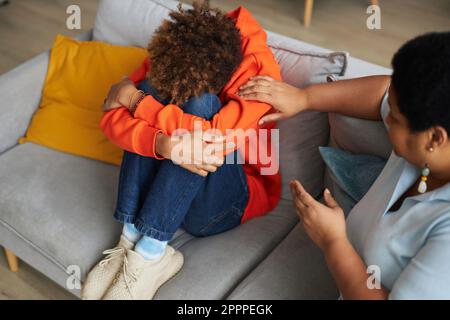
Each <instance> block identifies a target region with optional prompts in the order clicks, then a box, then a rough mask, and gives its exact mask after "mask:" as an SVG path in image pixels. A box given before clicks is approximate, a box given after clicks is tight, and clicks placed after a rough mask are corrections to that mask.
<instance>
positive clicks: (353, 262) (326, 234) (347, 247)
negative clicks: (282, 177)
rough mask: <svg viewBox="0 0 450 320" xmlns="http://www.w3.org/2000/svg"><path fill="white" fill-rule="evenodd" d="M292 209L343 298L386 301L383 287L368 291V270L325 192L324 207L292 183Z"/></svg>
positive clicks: (299, 185)
mask: <svg viewBox="0 0 450 320" xmlns="http://www.w3.org/2000/svg"><path fill="white" fill-rule="evenodd" d="M291 190H292V196H293V199H294V204H295V208H296V211H297V214H298V215H299V218H300V221H301V223H302V225H303V228H304V230H305V232H306V233H307V234H308V235H309V237H310V238H311V239H312V241H313V242H314V243H315V244H316V245H317V246H318V247H319V248H320V249H321V250H322V252H323V253H324V255H325V260H326V262H327V265H328V268H329V270H330V272H331V274H332V276H333V278H334V280H335V281H336V285H337V287H338V289H339V291H340V292H341V294H342V297H343V298H344V299H351V300H353V299H374V300H385V299H387V297H388V292H387V291H386V290H385V289H383V288H379V289H377V288H369V287H368V285H367V282H368V281H367V280H368V278H369V275H368V274H367V267H366V265H365V264H364V262H363V260H362V259H361V257H360V256H359V255H358V253H357V252H356V251H355V249H354V248H353V246H352V245H351V243H350V242H349V240H348V238H347V233H346V225H345V217H344V212H343V211H342V209H341V208H340V207H339V205H338V203H337V202H336V200H334V198H333V197H332V196H331V194H330V192H329V191H328V189H326V190H325V192H324V195H323V196H324V200H325V205H324V204H322V203H320V202H318V201H317V200H315V199H314V198H313V197H312V196H311V195H310V194H309V193H308V192H306V190H305V189H304V188H303V186H302V185H301V184H300V183H299V182H298V181H293V182H291Z"/></svg>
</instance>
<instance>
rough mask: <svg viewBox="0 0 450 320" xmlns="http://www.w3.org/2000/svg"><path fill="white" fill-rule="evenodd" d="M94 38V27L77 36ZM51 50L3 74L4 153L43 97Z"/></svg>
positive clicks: (0, 139)
mask: <svg viewBox="0 0 450 320" xmlns="http://www.w3.org/2000/svg"><path fill="white" fill-rule="evenodd" d="M75 38H76V39H77V40H80V41H88V40H91V39H92V30H89V31H88V32H85V33H83V34H80V35H78V36H76V37H75ZM49 54H50V51H47V52H44V53H41V54H40V55H38V56H36V57H34V58H32V59H30V60H28V61H26V62H24V63H23V64H21V65H19V66H18V67H16V68H15V69H13V70H11V71H9V72H7V73H5V74H3V75H1V76H0V154H2V153H3V152H5V151H7V150H8V149H10V148H12V147H14V146H15V145H16V144H17V143H18V140H19V138H20V137H23V136H24V135H25V132H26V130H27V128H28V125H29V123H30V121H31V118H32V117H33V114H34V112H35V110H36V109H37V108H38V106H39V103H40V100H41V92H42V87H43V85H44V81H45V76H46V74H47V68H48V60H49Z"/></svg>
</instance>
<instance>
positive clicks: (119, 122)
mask: <svg viewBox="0 0 450 320" xmlns="http://www.w3.org/2000/svg"><path fill="white" fill-rule="evenodd" d="M148 69H149V62H148V59H145V61H144V63H143V64H142V65H141V67H139V68H138V69H137V70H136V71H134V72H133V73H132V74H131V75H130V76H129V78H130V80H131V81H133V82H134V83H135V84H136V83H138V82H139V81H141V80H142V79H144V78H145V75H146V73H147V71H148ZM100 128H101V129H102V131H103V133H104V134H105V135H106V137H107V138H108V139H109V140H110V141H111V142H113V143H114V144H115V145H117V146H119V147H120V148H122V149H124V150H127V151H130V152H134V153H137V154H140V155H142V156H145V157H152V158H157V159H163V158H161V157H160V156H158V155H157V154H156V136H157V135H158V133H160V132H162V131H161V130H159V129H156V128H154V127H153V126H150V125H149V124H148V123H147V122H146V121H145V120H142V119H136V118H134V117H133V116H132V115H131V114H130V112H129V111H128V109H127V108H125V107H120V108H117V109H113V110H110V111H107V112H105V113H104V114H103V117H102V119H101V120H100Z"/></svg>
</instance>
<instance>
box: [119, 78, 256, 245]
mask: <svg viewBox="0 0 450 320" xmlns="http://www.w3.org/2000/svg"><path fill="white" fill-rule="evenodd" d="M146 83H147V82H146V81H145V83H144V82H143V83H141V84H140V86H139V88H140V89H143V90H144V91H145V92H147V93H150V94H152V95H153V96H154V97H155V98H157V99H158V100H160V99H159V98H158V97H157V95H156V92H155V91H154V89H153V88H151V87H148V86H146ZM160 101H161V100H160ZM161 102H164V101H161ZM182 107H183V110H184V112H186V113H190V114H194V115H197V116H199V117H203V118H205V119H210V118H211V117H212V116H213V115H214V114H216V113H217V112H218V111H219V110H220V108H221V103H220V100H219V98H218V97H217V96H216V95H213V94H209V93H205V94H203V95H202V96H200V97H193V98H191V99H189V100H188V101H187V102H186V103H185V104H184V105H183V106H182ZM229 156H234V157H235V156H237V152H235V153H231V154H230V155H229ZM247 202H248V186H247V180H246V176H245V173H244V170H243V168H242V165H240V164H237V163H236V161H234V162H233V164H224V165H222V166H221V167H219V168H218V169H217V171H216V172H214V173H209V174H208V176H207V177H202V176H199V175H197V174H195V173H191V172H190V171H188V170H186V169H184V168H182V167H180V166H178V165H176V164H174V163H173V162H172V161H171V160H157V159H155V158H151V157H144V156H141V155H138V154H135V153H131V152H128V151H124V155H123V160H122V165H121V168H120V177H119V191H118V198H117V206H116V211H115V213H114V217H115V218H116V219H117V220H118V221H120V222H123V223H133V224H134V225H135V227H136V228H137V229H138V230H139V232H140V233H141V234H143V235H146V236H149V237H152V238H155V239H158V240H161V241H169V240H171V239H172V237H173V235H174V233H175V231H176V230H177V229H178V228H179V227H183V228H184V229H185V230H186V231H187V232H189V233H191V234H192V235H194V236H199V237H201V236H209V235H213V234H217V233H220V232H224V231H226V230H229V229H232V228H234V227H236V226H238V225H239V224H240V221H241V217H242V214H243V211H244V209H245V207H246V206H247Z"/></svg>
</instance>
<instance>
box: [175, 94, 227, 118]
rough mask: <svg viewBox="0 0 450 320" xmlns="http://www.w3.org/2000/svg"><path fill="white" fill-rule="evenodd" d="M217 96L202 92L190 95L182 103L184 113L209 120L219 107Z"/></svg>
mask: <svg viewBox="0 0 450 320" xmlns="http://www.w3.org/2000/svg"><path fill="white" fill-rule="evenodd" d="M221 106H222V105H221V102H220V99H219V97H218V96H216V95H215V94H212V93H204V94H202V95H201V96H198V97H191V98H190V99H189V100H188V101H187V102H186V103H185V104H184V105H183V110H184V112H186V113H190V114H192V115H195V116H198V117H201V118H204V119H207V120H210V119H211V118H212V117H213V116H214V115H215V114H216V113H217V112H219V110H220V108H221Z"/></svg>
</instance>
